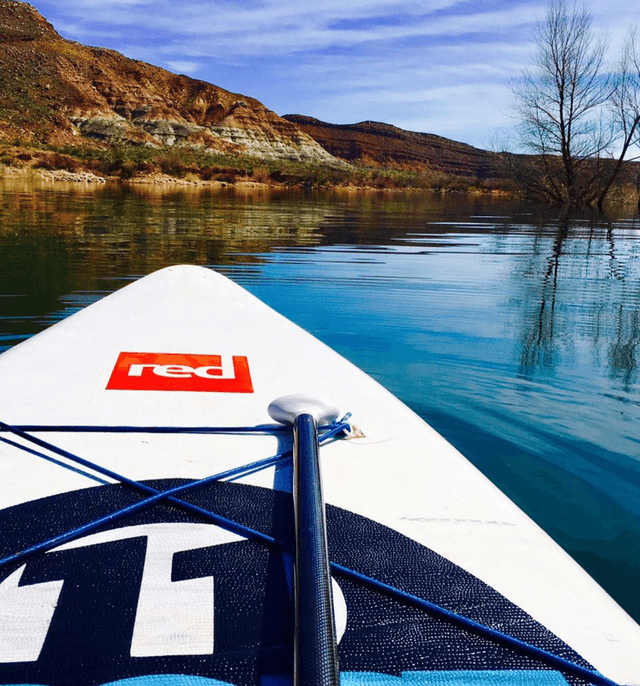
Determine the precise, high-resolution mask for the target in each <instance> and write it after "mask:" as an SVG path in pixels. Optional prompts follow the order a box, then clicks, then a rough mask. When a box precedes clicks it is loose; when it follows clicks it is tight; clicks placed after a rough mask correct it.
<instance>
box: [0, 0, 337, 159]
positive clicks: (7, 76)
mask: <svg viewBox="0 0 640 686" xmlns="http://www.w3.org/2000/svg"><path fill="white" fill-rule="evenodd" d="M80 136H86V137H89V138H92V139H98V140H103V141H107V142H139V143H149V144H152V145H175V144H180V143H184V144H193V145H197V146H203V147H205V148H208V149H211V150H215V151H219V152H235V153H239V154H244V155H254V156H259V157H264V158H277V159H292V160H298V161H310V162H314V163H321V164H322V163H324V164H331V165H335V164H337V163H338V161H337V160H336V159H335V158H334V157H333V156H332V155H331V154H330V153H328V152H326V151H325V150H324V149H323V148H322V147H321V146H320V145H318V144H317V143H316V142H315V141H314V140H313V139H312V138H311V137H310V136H308V135H307V134H306V133H304V132H303V131H301V130H300V129H299V128H298V126H297V125H296V124H294V123H292V122H289V121H287V120H285V119H283V118H281V117H279V116H278V115H277V114H275V113H274V112H272V111H270V110H269V109H267V108H266V107H265V106H264V105H262V103H260V102H258V101H257V100H255V99H253V98H249V97H245V96H242V95H237V94H235V93H230V92H229V91H226V90H224V89H222V88H218V87H216V86H213V85H211V84H209V83H206V82H204V81H198V80H196V79H192V78H189V77H187V76H184V75H177V74H172V73H171V72H168V71H166V70H164V69H161V68H159V67H155V66H152V65H150V64H146V63H144V62H139V61H136V60H132V59H128V58H127V57H124V56H123V55H121V54H120V53H117V52H115V51H113V50H106V49H102V48H91V47H86V46H84V45H81V44H79V43H75V42H72V41H69V40H66V39H64V38H62V37H61V36H60V35H59V34H58V33H57V32H56V31H55V29H54V28H53V26H51V24H49V23H48V22H47V21H46V20H45V19H44V18H43V17H42V16H41V15H40V14H39V13H38V12H37V10H36V9H35V8H34V7H32V6H31V5H28V4H27V3H24V2H19V1H18V0H0V138H4V139H5V140H13V139H21V140H25V141H30V142H35V143H55V144H67V143H71V142H73V141H74V140H79V137H80Z"/></svg>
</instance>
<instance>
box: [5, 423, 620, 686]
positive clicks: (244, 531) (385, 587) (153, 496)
mask: <svg viewBox="0 0 640 686" xmlns="http://www.w3.org/2000/svg"><path fill="white" fill-rule="evenodd" d="M349 417H350V415H346V416H345V417H344V418H343V419H342V420H340V421H339V422H337V423H335V424H333V425H330V426H329V427H323V428H324V429H326V431H325V433H323V435H322V436H321V438H320V444H321V445H322V444H324V443H326V442H328V441H329V440H331V439H333V438H334V437H336V436H337V435H339V434H341V433H343V432H349V431H350V430H351V426H350V424H349V423H348V422H347V420H348V418H349ZM283 428H285V429H286V428H287V427H283ZM27 429H28V430H32V431H35V430H39V431H75V430H80V431H85V432H117V433H267V432H268V431H270V430H282V428H281V427H279V426H278V427H275V426H274V427H267V426H266V425H263V426H258V427H228V428H225V427H219V428H216V427H99V426H85V427H70V426H69V427H66V426H65V427H62V426H59V427H51V426H50V427H45V426H44V425H28V426H27V425H22V426H20V427H17V426H11V425H9V424H6V423H4V422H2V421H0V431H4V432H9V433H12V434H15V435H17V436H19V437H20V438H22V439H23V440H26V441H29V442H31V443H35V444H36V445H39V446H40V447H42V448H45V449H47V450H49V451H51V452H54V453H56V454H58V455H60V456H62V457H65V458H66V459H68V460H70V461H72V462H75V463H77V464H81V465H82V466H84V467H87V468H89V469H92V470H94V471H97V472H98V473H101V474H103V475H105V476H108V477H109V478H112V479H114V480H115V481H116V482H119V483H121V484H123V485H126V486H129V487H131V488H132V489H134V490H137V491H139V492H143V493H145V494H147V495H148V497H146V498H144V499H143V500H141V501H139V502H137V503H134V504H132V505H129V506H127V507H125V508H122V509H120V510H117V511H116V512H113V513H110V514H108V515H104V516H103V517H100V518H98V519H96V520H93V521H92V522H89V523H87V524H85V525H82V526H80V527H77V528H75V529H73V530H70V531H68V532H66V533H63V534H59V535H58V536H55V537H53V538H50V539H48V540H47V541H43V542H42V543H39V544H35V545H34V546H31V547H29V548H27V549H25V550H23V551H21V552H19V553H15V554H13V555H10V556H8V557H5V558H3V559H1V560H0V568H2V567H3V566H5V565H8V564H10V563H15V562H18V561H20V560H22V559H24V558H26V557H28V556H30V555H33V554H36V553H38V552H43V551H46V550H49V549H51V548H53V547H56V546H58V545H60V544H61V543H64V542H67V541H69V540H72V539H74V538H78V537H80V536H82V535H85V534H87V533H89V532H91V531H94V530H95V529H97V528H98V527H100V526H102V525H103V524H107V523H111V522H113V521H115V520H117V519H120V518H121V517H124V516H126V515H128V514H131V513H132V512H136V511H138V510H141V509H143V508H146V507H149V506H150V505H152V504H154V503H156V502H159V501H162V500H167V501H169V502H170V503H171V504H173V505H176V506H178V507H180V508H181V509H183V510H186V511H187V512H189V513H191V514H194V515H196V516H198V517H200V518H202V519H205V520H207V521H209V522H211V523H213V524H216V525H217V526H220V527H221V528H223V529H225V530H227V531H231V532H232V533H237V534H239V535H241V536H243V537H244V538H247V539H248V540H253V541H256V542H259V543H262V544H264V545H267V546H269V547H275V548H276V549H279V550H281V551H284V552H288V553H292V552H293V548H292V546H291V545H289V544H287V543H285V542H283V541H280V540H279V539H276V538H274V537H273V536H269V535H267V534H264V533H262V532H260V531H257V530H255V529H252V528H251V527H248V526H245V525H243V524H240V523H238V522H235V521H233V520H232V519H229V518H227V517H222V516H220V515H217V514H215V513H213V512H211V511H209V510H205V509H203V508H201V507H198V506H197V505H193V504H191V503H189V502H186V501H183V500H181V499H179V498H176V497H175V496H176V495H179V494H182V493H185V492H187V491H189V490H192V489H193V490H195V489H196V488H199V487H202V486H205V485H207V484H209V483H212V482H214V481H219V480H222V479H224V478H234V477H237V476H239V475H241V474H249V473H253V472H255V471H258V470H260V469H265V468H267V467H269V466H272V465H274V464H276V463H278V462H280V461H283V460H286V459H289V458H290V457H291V451H285V452H283V453H279V454H277V455H274V456H272V457H268V458H264V459H263V460H258V461H256V462H252V463H250V464H247V465H243V466H241V467H235V468H233V469H230V470H226V471H225V472H221V473H219V474H215V475H212V476H209V477H205V478H204V479H200V480H198V481H192V482H189V483H188V484H183V485H181V486H176V487H174V488H171V489H168V490H167V491H158V490H156V489H154V488H152V487H151V486H147V485H146V484H143V483H140V482H138V481H135V480H133V479H129V478H128V477H125V476H122V475H120V474H117V473H116V472H114V471H112V470H109V469H106V468H104V467H101V466H100V465H98V464H95V463H93V462H91V461H90V460H85V459H84V458H82V457H79V456H77V455H74V454H73V453H71V452H69V451H67V450H64V449H63V448H59V447H57V446H55V445H53V444H51V443H49V442H48V441H44V440H42V439H40V438H37V437H35V436H31V435H29V434H28V433H26V430H27ZM0 441H2V442H4V443H8V444H10V445H12V446H14V447H16V448H19V449H21V450H25V451H26V452H28V453H30V454H34V455H37V456H39V457H43V458H45V459H51V458H50V457H49V456H46V455H43V454H42V453H40V452H38V451H35V450H33V449H31V448H29V447H28V446H24V445H21V444H19V443H16V442H14V441H9V440H7V439H4V438H1V437H0ZM54 462H56V463H57V464H60V465H61V466H64V467H67V468H72V469H73V470H74V471H80V473H81V474H84V475H85V476H89V477H91V478H97V477H95V476H93V475H91V474H87V473H85V472H83V471H81V470H77V469H76V468H75V467H70V465H66V464H64V463H61V462H59V461H57V460H54ZM98 480H99V481H101V482H102V483H106V482H104V481H102V480H101V479H98ZM330 568H331V571H332V573H333V574H334V575H335V576H339V577H342V578H345V579H349V580H351V581H353V582H356V583H358V584H360V585H363V586H365V587H367V588H370V589H372V590H374V591H377V592H378V593H381V594H383V595H386V596H387V597H391V598H393V599H395V600H398V601H399V602H402V603H403V604H405V605H408V606H410V607H414V608H417V609H419V610H422V611H423V612H425V613H427V614H429V615H430V616H433V617H436V618H438V619H442V620H444V621H446V622H448V623H450V624H453V625H454V626H457V627H459V628H461V629H464V630H466V631H469V632H471V633H473V634H475V635H477V636H481V637H483V638H487V639H489V640H491V641H493V642H495V643H497V644H499V645H503V646H505V647H508V648H511V649H513V650H516V651H517V652H519V653H520V654H522V655H525V656H527V657H531V658H533V659H535V660H537V661H539V662H541V663H543V664H545V665H546V666H549V667H551V668H553V669H557V670H558V671H560V672H562V673H564V674H567V675H570V676H574V677H577V678H581V679H585V680H586V681H588V682H589V683H591V684H594V685H595V686H619V685H618V684H617V683H616V682H614V681H612V680H611V679H608V678H607V677H605V676H603V675H602V674H599V673H598V672H594V671H593V670H591V669H589V668H587V667H582V666H581V665H578V664H576V663H574V662H571V661H570V660H566V659H565V658H562V657H560V656H558V655H555V654H553V653H551V652H549V651H547V650H544V649H542V648H538V647H537V646H534V645H531V644H529V643H526V642H524V641H521V640H520V639H517V638H514V637H513V636H509V635H508V634H505V633H503V632H501V631H497V630H495V629H491V628H490V627H487V626H485V625H484V624H480V623H479V622H475V621H474V620H472V619H469V618H467V617H464V616H463V615H458V614H456V613H455V612H452V611H450V610H447V609H446V608H443V607H441V606H440V605H436V604H435V603H431V602H429V601H428V600H425V599H423V598H420V597H418V596H415V595H413V594H411V593H407V592H406V591H403V590H402V589H400V588H397V587H395V586H391V585H389V584H386V583H384V582H382V581H379V580H377V579H375V578H373V577H370V576H368V575H366V574H362V573H360V572H358V571H356V570H353V569H350V568H349V567H345V566H343V565H340V564H337V563H335V562H331V563H330Z"/></svg>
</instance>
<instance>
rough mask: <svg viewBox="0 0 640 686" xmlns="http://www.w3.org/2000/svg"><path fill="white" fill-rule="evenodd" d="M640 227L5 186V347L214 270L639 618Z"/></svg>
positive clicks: (178, 193)
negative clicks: (281, 317) (195, 270)
mask: <svg viewBox="0 0 640 686" xmlns="http://www.w3.org/2000/svg"><path fill="white" fill-rule="evenodd" d="M639 238H640V222H639V221H638V218H637V217H636V216H634V214H633V211H630V210H612V211H611V216H610V217H609V218H606V217H597V216H592V215H584V216H581V217H574V218H572V219H571V220H570V221H561V220H560V219H559V218H558V217H557V216H555V215H553V214H552V213H549V212H548V211H547V210H545V211H540V210H539V209H536V208H532V207H524V206H521V205H518V204H516V203H509V202H505V201H504V200H500V199H491V198H467V197H465V196H444V197H443V196H437V195H435V196H424V195H417V194H414V195H400V194H388V195H379V194H348V193H307V194H303V193H293V192H291V193H288V192H276V191H271V192H268V191H261V192H258V191H249V190H247V191H233V190H228V189H225V190H222V191H219V192H214V191H196V190H188V189H175V188H174V189H170V190H166V189H165V190H164V191H157V190H155V191H154V190H145V189H140V188H129V189H120V188H117V187H113V188H112V187H106V188H105V187H101V188H99V189H91V190H89V189H84V190H83V189H81V188H70V187H64V186H50V187H48V188H45V187H37V186H33V185H25V184H24V183H18V182H14V183H11V184H10V183H8V182H7V183H5V184H4V186H3V185H2V184H1V182H0V350H2V349H6V348H8V347H10V346H12V345H14V344H17V343H19V342H20V341H21V340H24V339H25V338H27V337H29V336H30V335H33V334H34V333H37V332H38V331H41V330H42V329H44V328H46V327H47V326H50V325H51V324H53V323H55V322H56V321H58V320H60V319H61V318H63V317H65V316H67V315H69V314H71V313H73V312H75V311H77V310H78V309H79V308H81V307H84V306H85V305H87V304H89V303H91V302H93V301H95V300H97V299H98V298H100V297H102V296H103V295H104V294H106V293H109V292H111V291H113V290H115V289H117V288H119V287H121V286H122V285H124V284H125V283H127V282H129V281H131V280H132V279H134V278H136V277H138V276H140V275H143V274H147V273H149V272H151V271H153V270H155V269H158V268H160V267H163V266H166V265H169V264H176V263H181V262H189V263H194V264H202V265H207V266H211V267H213V268H215V269H218V270H220V271H221V272H223V273H224V274H226V275H227V276H229V277H231V278H232V279H233V280H235V281H236V282H238V283H240V284H241V285H243V286H245V287H246V288H247V289H248V290H250V291H251V292H253V293H254V294H256V295H257V296H258V297H260V298H262V299H263V300H265V301H266V302H267V303H268V304H270V305H271V306H273V307H275V308H276V309H277V310H279V311H280V312H282V313H283V314H285V315H286V316H288V317H289V318H291V319H293V320H294V321H296V322H297V323H298V324H300V325H302V326H303V327H304V328H306V329H307V330H309V331H311V332H312V333H313V334H315V335H316V336H318V337H319V338H321V339H322V340H324V341H325V342H327V343H328V344H329V345H331V346H332V347H333V348H335V349H336V350H338V351H339V352H341V353H342V354H343V355H345V356H346V357H348V358H349V359H351V360H352V361H353V362H355V363H356V364H357V365H359V366H360V367H362V368H363V369H364V370H365V371H367V372H368V373H369V374H371V375H372V376H374V377H375V378H376V379H378V380H379V381H380V382H381V383H383V384H384V385H385V386H386V387H387V388H389V389H390V390H391V391H392V392H394V393H395V394H396V395H398V396H399V397H400V398H401V399H402V400H403V401H404V402H406V403H407V404H408V405H409V406H411V407H412V408H413V409H414V410H415V411H416V412H418V413H419V414H420V415H421V416H422V417H423V418H424V419H426V420H427V421H428V422H429V423H431V424H432V425H433V426H434V427H435V428H436V429H437V430H438V431H440V432H441V433H442V434H443V435H444V436H445V437H446V438H447V439H449V440H450V441H451V442H452V443H453V444H454V445H456V447H458V448H459V449H460V450H461V451H462V452H463V453H464V454H465V455H466V456H467V457H468V458H469V459H470V460H471V461H472V462H473V463H474V464H476V465H477V466H478V467H479V468H480V469H481V470H482V471H483V472H484V473H485V474H487V475H488V476H489V477H490V478H491V479H492V480H493V481H494V482H495V483H496V484H497V485H498V486H499V487H500V488H501V489H502V490H504V491H505V492H506V493H507V494H508V495H509V496H510V497H511V498H512V499H513V500H514V501H515V502H516V503H517V504H518V505H520V506H521V507H522V508H523V509H524V510H525V511H526V512H527V513H528V514H529V515H530V516H532V517H533V518H534V519H535V520H536V521H537V522H538V523H540V524H541V525H542V526H543V527H544V528H545V529H546V530H547V531H548V532H549V533H550V534H551V535H552V536H553V537H554V538H555V539H556V540H557V541H558V542H559V543H560V544H561V545H562V546H563V547H564V548H565V549H567V550H568V551H569V552H570V553H571V554H572V555H573V556H574V557H575V558H576V559H577V560H578V561H579V562H580V563H581V564H582V565H583V566H584V567H585V568H586V569H587V570H588V571H589V572H590V573H591V574H592V575H593V576H594V577H595V578H596V579H597V580H598V581H599V582H600V583H601V584H602V585H603V586H604V587H605V588H606V589H607V590H608V591H609V593H611V594H612V595H613V596H614V597H615V598H616V599H617V600H618V602H620V603H621V604H622V605H623V607H625V608H626V609H627V610H628V611H629V612H630V613H631V614H632V615H633V616H634V617H635V618H636V619H638V620H640V593H639V592H638V589H637V578H638V574H639V572H640V545H639V544H640V460H639V454H640V407H639V404H640V387H639V379H638V364H639V361H640V309H639V307H640V261H639V257H640V240H639Z"/></svg>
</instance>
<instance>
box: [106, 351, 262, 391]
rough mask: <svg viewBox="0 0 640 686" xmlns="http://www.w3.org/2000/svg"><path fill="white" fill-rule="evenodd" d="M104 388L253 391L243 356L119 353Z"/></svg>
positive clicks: (123, 389) (246, 362)
mask: <svg viewBox="0 0 640 686" xmlns="http://www.w3.org/2000/svg"><path fill="white" fill-rule="evenodd" d="M107 389H108V390H118V391H213V392H216V393H253V384H252V383H251V374H250V372H249V363H248V361H247V358H246V357H241V356H236V355H233V356H223V355H176V354H174V353H120V355H119V356H118V361H117V362H116V366H115V367H114V368H113V372H111V378H110V379H109V383H108V384H107Z"/></svg>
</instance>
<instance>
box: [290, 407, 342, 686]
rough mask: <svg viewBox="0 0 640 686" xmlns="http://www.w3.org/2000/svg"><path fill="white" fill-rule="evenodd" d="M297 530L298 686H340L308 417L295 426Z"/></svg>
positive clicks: (314, 442) (314, 438) (313, 431)
mask: <svg viewBox="0 0 640 686" xmlns="http://www.w3.org/2000/svg"><path fill="white" fill-rule="evenodd" d="M293 432H294V448H293V451H294V488H293V497H294V511H295V524H296V569H295V597H296V603H295V613H296V614H295V623H296V625H295V653H294V686H339V684H340V672H339V669H338V652H337V648H336V637H335V621H334V615H333V602H332V596H331V573H330V571H329V554H328V550H327V528H326V522H325V512H324V500H323V497H322V485H321V482H320V462H319V460H318V432H317V426H316V421H315V419H314V418H313V416H311V415H310V414H301V415H299V416H297V417H296V419H295V420H294V423H293Z"/></svg>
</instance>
